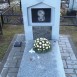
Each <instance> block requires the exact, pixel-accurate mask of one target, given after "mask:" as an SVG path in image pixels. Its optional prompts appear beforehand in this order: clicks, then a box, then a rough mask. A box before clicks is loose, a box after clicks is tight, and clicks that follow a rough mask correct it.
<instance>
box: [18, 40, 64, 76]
mask: <svg viewBox="0 0 77 77" xmlns="http://www.w3.org/2000/svg"><path fill="white" fill-rule="evenodd" d="M51 44H52V49H51V50H50V52H47V53H43V54H38V53H36V52H32V51H33V50H32V47H33V41H31V40H30V41H26V47H25V50H24V54H23V57H22V61H21V65H20V68H19V72H18V75H17V77H65V72H64V68H63V63H62V59H61V54H60V50H59V45H58V41H56V42H53V41H52V43H51Z"/></svg>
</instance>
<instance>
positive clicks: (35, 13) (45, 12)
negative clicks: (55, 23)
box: [31, 8, 51, 23]
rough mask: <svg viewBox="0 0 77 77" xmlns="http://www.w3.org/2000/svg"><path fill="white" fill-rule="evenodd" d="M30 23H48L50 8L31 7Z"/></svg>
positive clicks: (49, 20)
mask: <svg viewBox="0 0 77 77" xmlns="http://www.w3.org/2000/svg"><path fill="white" fill-rule="evenodd" d="M31 13H32V23H43V22H44V23H50V22H51V8H32V9H31Z"/></svg>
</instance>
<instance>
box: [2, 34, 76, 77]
mask: <svg viewBox="0 0 77 77" xmlns="http://www.w3.org/2000/svg"><path fill="white" fill-rule="evenodd" d="M15 41H22V42H23V44H22V47H14V46H13V47H12V49H11V51H10V53H9V56H8V59H7V61H6V63H5V65H4V68H3V70H2V72H1V75H2V77H17V73H18V69H19V66H20V62H21V58H22V55H23V51H24V35H18V36H17V39H16V40H15ZM59 46H60V51H61V55H62V60H63V65H64V69H65V73H66V77H77V59H76V57H75V55H74V53H73V50H72V48H71V45H70V42H69V39H68V36H64V35H61V36H60V40H59Z"/></svg>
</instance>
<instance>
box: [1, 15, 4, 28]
mask: <svg viewBox="0 0 77 77" xmlns="http://www.w3.org/2000/svg"><path fill="white" fill-rule="evenodd" d="M3 24H4V21H3V15H2V14H1V25H2V27H3Z"/></svg>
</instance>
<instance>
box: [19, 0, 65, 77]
mask: <svg viewBox="0 0 77 77" xmlns="http://www.w3.org/2000/svg"><path fill="white" fill-rule="evenodd" d="M21 3H22V12H23V21H24V30H25V41H26V45H25V50H24V53H23V57H22V61H21V65H20V67H19V71H18V75H17V77H26V76H27V77H31V76H32V77H65V72H64V68H63V64H62V59H61V54H60V50H59V44H58V40H59V25H60V0H58V1H56V0H54V1H52V0H49V1H47V0H34V1H32V0H26V1H25V0H22V1H21ZM46 27H48V28H46ZM44 29H45V30H44ZM43 31H44V32H43ZM48 34H49V35H48ZM47 35H48V36H49V37H48V36H47ZM36 38H40V40H39V39H38V40H39V41H40V43H38V44H41V39H48V38H49V41H50V44H51V45H52V48H51V49H50V51H49V52H47V53H40V54H39V53H36V51H39V49H38V48H39V47H38V48H37V50H34V49H33V46H35V45H34V39H36ZM38 40H37V41H36V44H37V42H38ZM41 45H43V44H41ZM37 46H38V45H37ZM41 52H43V48H42V50H41Z"/></svg>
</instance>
